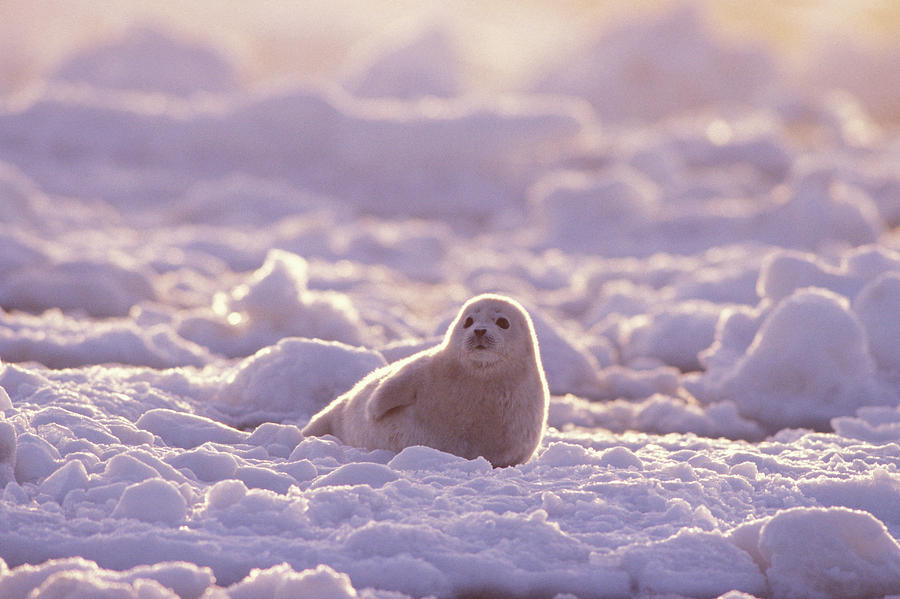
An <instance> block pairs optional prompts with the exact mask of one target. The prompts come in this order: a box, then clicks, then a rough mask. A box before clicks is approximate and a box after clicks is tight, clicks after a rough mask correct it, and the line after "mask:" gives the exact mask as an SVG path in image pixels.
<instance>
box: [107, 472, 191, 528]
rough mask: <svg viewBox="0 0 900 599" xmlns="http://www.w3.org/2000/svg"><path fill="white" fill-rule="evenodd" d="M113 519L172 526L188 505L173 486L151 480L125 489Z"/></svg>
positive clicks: (177, 521)
mask: <svg viewBox="0 0 900 599" xmlns="http://www.w3.org/2000/svg"><path fill="white" fill-rule="evenodd" d="M112 515H113V517H114V518H134V519H135V520H142V521H144V522H162V523H164V524H168V525H171V526H175V525H177V524H179V523H181V522H183V521H184V518H185V516H186V515H187V502H186V501H185V499H184V496H183V495H182V494H181V492H180V491H179V490H178V489H177V488H175V486H174V485H173V484H172V483H170V482H168V481H166V480H163V479H161V478H150V479H147V480H145V481H141V482H139V483H134V484H133V485H130V486H129V487H127V488H126V489H125V491H124V492H123V493H122V496H121V497H120V498H119V502H118V503H117V504H116V507H115V509H114V510H113V513H112Z"/></svg>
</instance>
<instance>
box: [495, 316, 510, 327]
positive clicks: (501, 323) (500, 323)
mask: <svg viewBox="0 0 900 599" xmlns="http://www.w3.org/2000/svg"><path fill="white" fill-rule="evenodd" d="M497 326H498V327H500V328H501V329H508V328H509V321H508V320H506V319H505V318H503V317H502V316H501V317H500V318H498V319H497Z"/></svg>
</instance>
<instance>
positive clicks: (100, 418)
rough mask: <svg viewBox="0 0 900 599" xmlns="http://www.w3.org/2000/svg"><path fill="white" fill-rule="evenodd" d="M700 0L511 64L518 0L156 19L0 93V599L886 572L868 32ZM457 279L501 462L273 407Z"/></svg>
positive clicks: (886, 229)
mask: <svg viewBox="0 0 900 599" xmlns="http://www.w3.org/2000/svg"><path fill="white" fill-rule="evenodd" d="M705 6H706V5H705V4H703V3H694V4H690V5H682V6H680V7H674V8H672V9H671V10H663V11H662V12H653V11H649V10H647V11H643V12H642V13H641V14H640V15H638V14H633V15H626V16H625V17H623V18H622V19H620V20H618V21H616V22H615V23H607V24H606V26H604V27H602V28H601V29H602V30H598V29H597V28H596V23H593V22H592V27H589V28H588V29H590V32H589V33H585V32H584V31H582V32H580V34H579V35H575V33H574V29H560V30H559V31H558V32H557V34H556V36H555V37H554V36H552V35H549V34H546V35H547V36H548V37H541V36H540V35H539V34H537V33H535V34H534V37H531V38H529V39H528V42H529V44H527V45H528V46H529V47H532V46H533V49H532V52H533V53H534V54H533V55H532V58H533V59H534V60H532V61H531V62H530V63H529V64H531V65H532V66H531V67H530V68H529V71H528V73H527V75H528V76H522V77H520V78H519V79H518V80H517V82H516V84H513V83H511V82H513V81H514V79H515V78H513V77H510V76H506V77H501V76H500V75H501V74H500V73H496V72H493V71H492V70H491V69H496V68H498V67H497V65H498V64H501V63H503V62H504V60H505V58H504V57H509V56H510V55H509V54H505V53H507V52H512V50H511V49H509V48H507V49H506V50H503V49H502V48H501V47H500V46H501V44H500V39H501V38H502V35H500V32H502V31H507V28H508V27H513V26H514V25H516V23H517V21H516V18H521V19H523V23H530V24H532V25H533V24H535V23H537V21H546V22H545V23H544V25H548V26H549V24H550V23H553V22H557V21H554V19H556V20H559V19H560V17H558V16H557V17H554V16H552V15H551V14H550V12H552V11H548V12H547V13H546V14H544V13H539V14H540V15H542V16H537V17H535V14H538V13H528V11H529V10H537V9H536V8H527V7H525V6H524V5H523V6H522V7H520V8H517V9H515V10H516V11H524V12H522V13H516V15H518V17H517V16H516V15H512V14H510V15H504V16H503V17H502V18H501V17H500V16H492V15H490V14H488V13H484V14H481V13H479V15H478V16H476V17H473V16H471V15H470V16H469V19H470V21H471V22H469V23H468V24H467V23H466V21H465V17H464V15H463V13H460V15H452V16H451V15H450V14H449V11H445V12H434V13H431V12H428V11H426V12H427V14H425V15H422V19H421V20H419V21H416V22H414V23H410V22H405V23H399V24H395V25H396V27H395V28H387V29H385V30H384V31H380V32H379V33H380V35H372V36H369V37H367V38H366V39H365V40H363V41H362V42H359V40H357V42H358V43H355V44H354V48H353V51H352V52H350V51H348V52H345V53H341V52H338V51H337V50H336V49H337V48H338V46H341V44H345V45H346V42H347V40H346V38H345V36H346V35H348V33H347V32H348V31H350V29H352V28H353V27H358V26H359V23H360V21H358V20H354V19H353V18H351V17H350V16H349V15H348V14H343V13H341V16H338V12H340V11H338V9H337V8H332V9H328V8H325V7H322V8H320V9H317V10H319V11H321V12H322V13H323V14H322V15H319V16H328V19H329V20H328V22H329V23H331V24H332V25H336V24H339V23H343V27H344V28H342V27H332V28H330V29H329V28H325V29H323V30H322V31H321V32H319V33H317V34H316V35H317V36H318V37H316V38H315V40H312V39H310V40H309V42H308V43H309V44H312V46H315V48H317V49H311V50H310V55H309V56H310V57H312V56H315V55H316V52H319V53H322V52H323V51H324V52H327V53H328V54H329V55H331V56H334V57H336V58H335V60H336V59H337V58H339V57H343V63H342V64H341V65H340V68H337V67H336V68H335V70H334V71H333V72H331V73H325V74H324V75H323V77H322V78H320V79H319V80H315V81H310V80H304V81H299V80H297V79H296V78H286V79H284V80H281V81H272V80H261V79H254V78H253V77H247V76H246V75H247V69H248V68H250V67H249V66H248V65H251V64H252V63H253V61H247V60H246V57H247V54H246V53H244V54H243V55H242V54H241V53H240V52H238V51H237V50H236V48H240V43H239V42H236V41H234V39H233V42H234V43H235V44H237V45H229V43H226V42H225V41H224V40H225V39H226V38H223V37H221V36H217V35H213V34H214V33H215V32H214V31H213V30H212V29H211V28H210V29H203V26H202V25H200V24H198V23H195V24H194V27H195V28H196V29H194V30H193V31H195V33H196V34H195V35H193V34H192V35H188V33H186V32H185V31H184V30H183V27H184V26H183V25H182V29H180V28H179V27H174V26H173V27H171V28H170V27H169V26H168V25H167V22H166V20H165V19H162V20H161V21H159V22H155V21H154V22H153V24H152V25H146V24H139V23H135V24H134V26H132V27H131V28H129V29H123V30H122V31H120V32H118V35H115V36H110V37H106V38H103V39H100V38H97V37H93V38H91V39H92V40H93V41H92V42H91V43H90V44H85V45H82V46H79V47H78V48H74V47H66V48H65V51H64V52H62V54H60V55H59V56H58V59H59V60H58V62H57V64H55V65H53V66H52V67H49V66H48V67H47V68H45V69H43V70H41V71H35V72H34V73H33V76H34V77H35V78H39V79H42V81H40V82H37V83H36V84H35V85H34V86H33V87H31V88H29V89H27V90H20V91H21V93H17V94H10V95H2V96H0V597H2V598H3V599H6V598H7V597H9V598H11V599H19V598H21V599H81V598H91V599H120V598H121V599H174V598H176V597H177V598H179V599H279V598H286V597H307V596H309V597H323V598H339V599H347V598H351V599H352V598H364V599H404V598H406V597H416V598H418V597H438V598H441V599H443V598H448V599H449V598H465V597H485V596H487V597H518V596H526V597H548V598H558V599H571V598H573V597H574V598H583V599H586V598H594V597H633V596H639V597H646V598H648V599H649V598H662V597H697V598H706V597H708V598H713V597H722V598H726V597H727V598H730V599H737V598H742V599H747V598H753V597H771V598H773V599H782V598H793V597H823V598H825V597H872V598H877V597H884V596H891V595H900V575H898V572H900V545H898V541H900V508H898V506H900V344H898V342H897V340H898V339H900V235H898V230H897V226H898V225H900V169H898V168H897V166H896V165H897V164H898V160H900V143H898V138H897V128H896V127H897V123H898V122H900V119H898V116H900V115H898V114H897V111H896V102H893V101H892V100H895V99H896V98H895V96H896V94H895V93H894V92H893V91H892V90H895V89H897V74H896V69H893V68H892V66H893V64H894V62H895V61H893V62H892V61H891V60H890V57H891V56H894V54H895V51H894V50H893V49H892V46H890V44H888V45H887V46H883V47H880V48H879V47H877V46H875V47H868V46H867V45H866V44H865V43H863V41H862V40H855V41H859V43H855V44H854V45H853V50H852V52H851V51H850V50H847V53H846V54H840V56H836V55H834V53H829V52H825V51H821V50H818V49H815V48H813V49H808V52H809V55H808V56H807V62H806V63H797V64H795V63H794V61H791V60H787V59H786V54H785V49H784V47H783V45H780V44H778V43H775V42H773V41H772V40H771V39H769V40H768V41H766V40H760V41H759V42H758V43H752V44H751V43H750V42H749V41H748V40H741V41H736V40H735V39H734V38H730V37H729V36H728V35H727V28H724V27H723V28H718V27H716V26H715V23H714V18H715V15H714V13H715V12H716V11H714V10H711V9H710V8H709V7H706V8H704V7H705ZM23 10H24V9H23ZM84 10H88V9H87V8H85V9H84ZM247 10H248V11H261V10H262V9H256V8H253V9H247ZM329 10H330V11H331V12H329ZM460 10H462V9H460ZM560 10H562V8H561V9H560ZM769 10H776V9H769ZM798 10H799V9H798ZM833 10H837V8H833ZM332 12H333V13H334V14H332ZM370 12H371V11H370ZM325 13H327V15H326V14H325ZM254 14H258V15H262V14H263V13H262V12H258V13H254ZM367 14H368V13H367ZM526 14H530V15H531V17H529V18H531V19H537V21H528V20H527V18H526V17H525V16H524V15H526ZM506 16H510V17H513V18H509V19H508V18H506ZM259 18H262V17H261V16H260V17H259ZM373 18H374V17H373ZM498 19H499V20H498ZM0 21H3V24H2V25H0V29H2V30H3V31H2V33H4V34H9V37H8V39H11V40H18V41H20V42H22V44H21V45H22V48H19V47H17V46H16V47H15V48H13V50H14V51H11V53H10V54H9V56H10V57H11V60H13V61H19V62H21V61H23V60H25V58H24V57H27V56H29V55H31V54H30V53H36V52H39V51H40V52H48V53H49V52H50V50H51V47H50V46H46V47H45V46H41V44H49V42H48V41H47V40H45V39H44V37H47V36H43V37H42V36H35V35H29V34H28V33H27V32H26V31H25V30H24V29H20V28H19V27H18V26H17V25H15V20H11V21H9V22H7V21H6V20H0ZM192 21H199V19H192ZM250 22H252V19H250V20H248V23H246V25H247V26H248V27H249V26H250ZM11 23H12V24H11ZM401 25H403V26H401ZM48 27H51V28H52V23H50V22H49V21H48ZM72 27H76V26H75V25H72ZM210 27H211V26H210ZM560 27H562V26H561V25H560ZM566 27H569V25H566ZM377 28H378V27H377V26H376V25H374V24H370V29H369V30H370V31H372V30H373V29H377ZM98 31H99V30H98ZM304 31H308V30H306V29H304ZM534 31H535V32H536V31H537V29H534ZM713 32H715V33H713ZM87 33H90V32H87ZM87 33H85V35H87ZM270 33H272V32H270ZM91 35H94V34H93V33H91ZM244 35H247V36H249V34H244ZM272 36H273V37H271V38H268V37H267V38H266V39H267V40H272V41H267V42H266V43H267V44H268V43H271V44H272V45H271V46H267V47H268V48H269V49H268V50H265V49H262V50H260V48H261V46H255V47H256V48H257V50H258V51H260V52H261V53H260V54H259V55H258V56H257V59H258V60H262V58H261V57H262V56H264V55H265V53H266V52H268V53H270V54H271V53H277V48H278V47H279V46H278V45H279V44H280V43H283V41H284V40H281V41H279V38H278V34H277V32H275V33H272ZM473 36H474V37H477V38H479V39H482V40H483V41H484V40H494V43H493V44H492V45H488V46H481V49H482V50H486V49H487V48H488V47H492V48H494V50H493V51H494V52H495V53H497V54H495V55H494V60H495V61H494V62H493V63H489V61H488V57H487V56H486V55H485V56H481V55H479V53H478V52H473V46H471V43H472V39H473ZM569 37H571V38H572V39H568V38H569ZM576 38H577V39H576ZM0 39H7V37H6V36H5V35H0ZM85 39H87V38H85ZM824 39H825V40H826V41H827V40H828V39H831V38H828V37H827V36H826V37H825V38H824ZM547 40H551V41H552V44H554V49H553V51H552V52H550V51H547V50H548V47H547V46H546V45H542V44H546V43H549V42H548V41H547ZM244 41H245V43H247V44H251V43H262V42H259V41H258V40H257V41H254V39H253V38H250V37H246V38H244ZM576 42H579V43H576ZM580 42H584V44H583V45H582V44H581V43H580ZM60 43H62V42H60ZM316 44H321V45H319V46H316ZM467 44H468V45H467ZM0 45H2V46H3V48H4V50H5V49H7V46H10V43H9V42H0ZM15 45H16V44H13V46H15ZM312 46H310V48H312ZM54 47H56V46H54ZM58 47H60V48H62V47H63V46H62V45H60V46H58ZM247 47H249V46H247ZM341 47H344V46H341ZM346 47H347V48H349V45H347V46H346ZM824 47H828V46H827V45H826V46H824ZM835 47H836V46H835ZM323 48H324V49H325V50H323ZM841 48H843V46H841ZM848 48H849V46H848ZM873 48H874V49H873ZM842 52H843V50H842ZM240 55H242V56H244V58H245V59H244V60H243V61H241V60H239V59H238V58H237V57H238V56H240ZM497 56H499V57H500V58H501V59H499V60H498V59H497ZM310 57H307V58H306V59H304V60H312V58H310ZM294 58H297V60H299V57H298V56H297V55H294ZM537 58H540V60H537ZM19 62H17V64H19ZM289 62H290V61H289ZM804 64H805V65H806V66H803V65H804ZM847 64H850V65H853V66H854V67H855V66H857V65H858V66H859V67H860V68H859V69H856V68H848V67H846V65H847ZM473 65H474V66H473ZM491 65H493V66H491ZM809 65H814V66H815V65H818V66H817V68H814V69H813V68H810V67H809ZM842 65H843V66H842ZM473 69H474V70H473ZM791 69H796V70H797V71H796V72H793V71H791ZM804 69H805V71H804ZM799 71H804V72H799ZM12 72H13V70H12V67H7V66H6V65H4V66H3V67H0V80H2V81H0V93H3V94H5V90H8V89H12V85H13V83H12V82H11V81H6V80H3V78H5V77H11V76H12V75H10V73H12ZM872 73H874V74H872ZM507 75H509V74H508V73H507ZM493 79H496V80H493ZM487 80H492V81H487ZM873 82H883V84H884V85H875V83H873ZM487 83H489V84H487ZM835 83H840V84H841V85H842V87H843V89H842V90H832V89H831V87H832V86H833V85H834V84H835ZM501 88H502V89H501ZM488 291H493V292H501V293H505V294H508V295H511V296H513V297H515V298H516V299H518V300H519V301H520V302H521V303H522V304H523V305H524V306H526V307H527V309H528V311H529V313H530V314H531V315H532V319H533V321H534V325H535V330H536V334H537V337H538V341H539V346H540V350H541V355H542V360H543V364H544V367H545V370H546V375H547V380H548V384H549V387H550V391H551V394H552V397H551V401H550V410H549V417H548V428H547V430H546V434H545V436H544V440H543V442H542V444H541V446H540V447H539V448H538V450H537V452H536V453H535V456H534V457H533V458H532V459H531V460H529V461H528V462H526V463H524V464H520V465H518V466H515V467H510V468H497V469H494V468H492V467H491V465H490V463H489V462H488V461H487V460H485V459H484V458H476V459H474V460H467V459H464V458H461V457H458V456H455V455H451V454H447V453H444V452H441V451H438V450H436V449H433V448H429V447H421V446H417V447H408V448H405V449H403V450H402V451H400V452H399V453H396V454H395V453H393V452H389V451H383V450H377V451H368V450H364V449H360V448H355V447H350V446H345V445H343V444H341V443H340V442H339V441H338V440H337V439H336V438H334V437H330V436H325V437H322V438H317V437H312V438H304V437H303V435H302V434H301V432H300V431H301V430H302V428H303V427H304V425H305V424H306V423H307V422H308V421H309V419H310V418H311V417H312V416H313V415H314V414H315V413H316V412H317V411H318V410H320V409H321V408H322V407H324V406H325V405H327V404H328V403H329V402H330V401H331V400H332V399H334V398H335V397H337V396H339V395H340V394H342V393H344V392H345V391H347V390H348V389H350V388H352V386H353V385H354V384H355V383H356V382H357V381H359V380H360V379H361V378H363V377H364V376H366V375H367V374H368V373H369V372H371V371H373V370H375V369H377V368H380V367H383V366H385V365H386V364H388V363H390V362H393V361H396V360H399V359H402V358H403V357H406V356H408V355H411V354H412V353H415V352H416V351H419V350H421V349H425V348H427V347H430V346H433V345H435V344H436V343H438V342H439V341H440V339H441V336H442V334H443V333H444V331H445V329H446V326H447V325H448V323H449V322H450V321H451V320H452V318H453V316H454V315H455V314H456V311H457V310H458V308H459V306H460V305H461V304H462V303H463V302H464V301H465V300H466V299H468V298H469V297H471V296H473V295H475V294H477V293H481V292H488Z"/></svg>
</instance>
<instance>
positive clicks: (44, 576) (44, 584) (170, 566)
mask: <svg viewBox="0 0 900 599" xmlns="http://www.w3.org/2000/svg"><path fill="white" fill-rule="evenodd" d="M214 580H215V578H214V577H213V575H212V571H210V569H209V568H201V567H198V566H195V565H194V564H188V563H184V562H163V563H158V564H153V565H151V566H137V567H135V568H131V569H129V570H124V571H121V572H119V571H114V570H106V569H103V568H99V567H98V566H97V564H96V563H95V562H93V561H90V560H86V559H82V558H77V557H76V558H66V559H55V560H48V561H47V562H44V563H43V564H40V565H34V566H32V565H25V566H20V567H18V568H15V569H14V570H12V571H10V572H7V573H5V575H4V576H0V595H2V596H3V597H4V598H6V599H28V598H32V599H37V598H40V599H59V598H66V599H70V598H74V597H79V598H80V597H91V598H96V599H199V597H200V596H201V595H202V594H203V592H204V591H205V590H206V589H207V588H208V587H209V586H210V585H212V583H213V582H214ZM32 589H34V591H32ZM29 593H32V594H29Z"/></svg>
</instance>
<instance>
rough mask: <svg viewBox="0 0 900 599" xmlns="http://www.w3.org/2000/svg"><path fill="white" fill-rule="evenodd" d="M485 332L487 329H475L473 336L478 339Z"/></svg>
mask: <svg viewBox="0 0 900 599" xmlns="http://www.w3.org/2000/svg"><path fill="white" fill-rule="evenodd" d="M485 333H487V329H475V336H476V337H478V338H479V339H480V338H482V337H484V334H485Z"/></svg>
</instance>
